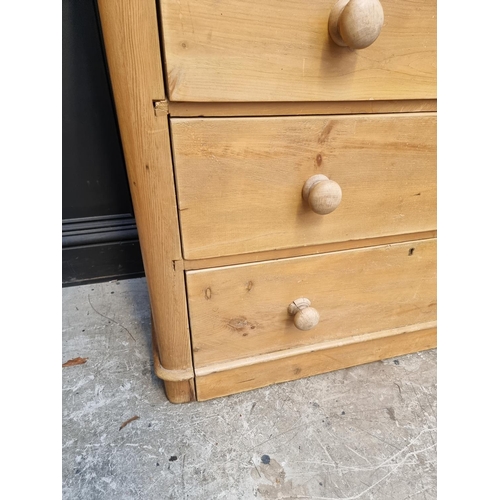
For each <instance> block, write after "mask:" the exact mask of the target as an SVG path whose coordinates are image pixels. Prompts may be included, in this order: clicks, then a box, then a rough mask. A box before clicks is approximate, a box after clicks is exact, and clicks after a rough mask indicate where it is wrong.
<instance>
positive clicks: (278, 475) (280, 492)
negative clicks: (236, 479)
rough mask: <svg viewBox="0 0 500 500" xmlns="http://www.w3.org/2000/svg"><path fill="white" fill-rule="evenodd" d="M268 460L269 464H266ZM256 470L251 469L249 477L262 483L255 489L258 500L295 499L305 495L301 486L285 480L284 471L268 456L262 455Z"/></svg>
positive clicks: (304, 489)
mask: <svg viewBox="0 0 500 500" xmlns="http://www.w3.org/2000/svg"><path fill="white" fill-rule="evenodd" d="M268 459H269V462H268ZM261 462H262V463H260V464H259V465H258V469H257V468H255V469H252V471H251V475H252V478H253V479H254V480H255V481H262V479H263V478H265V479H266V480H267V481H266V482H265V483H262V482H261V483H260V484H259V486H258V488H257V493H258V494H259V496H260V498H265V499H266V500H274V499H278V498H295V497H297V496H298V497H300V496H305V495H307V491H306V488H305V487H304V486H303V485H295V486H294V485H293V482H292V480H288V481H287V480H286V473H285V469H283V467H282V466H281V465H280V464H279V463H278V462H277V461H276V460H274V459H273V458H270V457H269V455H263V456H262V457H261Z"/></svg>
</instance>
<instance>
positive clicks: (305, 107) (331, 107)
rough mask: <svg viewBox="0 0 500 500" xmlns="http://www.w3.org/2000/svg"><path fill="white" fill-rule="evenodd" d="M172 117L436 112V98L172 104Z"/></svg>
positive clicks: (169, 106) (170, 104) (169, 104)
mask: <svg viewBox="0 0 500 500" xmlns="http://www.w3.org/2000/svg"><path fill="white" fill-rule="evenodd" d="M168 110H169V113H170V116H172V117H204V116H207V117H210V116H300V115H349V114H360V113H419V112H421V111H437V101H436V99H411V100H399V101H319V102H318V101H309V102H172V101H170V102H169V103H168Z"/></svg>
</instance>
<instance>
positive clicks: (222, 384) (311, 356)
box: [196, 325, 437, 401]
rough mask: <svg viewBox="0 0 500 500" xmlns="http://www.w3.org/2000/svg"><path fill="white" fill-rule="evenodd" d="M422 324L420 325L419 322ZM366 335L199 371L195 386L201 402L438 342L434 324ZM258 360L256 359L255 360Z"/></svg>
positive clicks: (414, 349) (422, 349) (429, 347)
mask: <svg viewBox="0 0 500 500" xmlns="http://www.w3.org/2000/svg"><path fill="white" fill-rule="evenodd" d="M417 326H419V325H417ZM402 330H403V331H401V330H398V331H395V332H392V333H393V335H391V332H381V333H382V334H386V335H382V336H379V337H378V338H377V336H370V335H365V338H359V339H356V340H357V341H356V342H353V343H350V342H347V343H345V344H344V345H342V344H340V345H338V346H334V347H329V348H324V349H319V350H314V348H312V349H311V351H310V352H302V353H300V354H294V355H292V356H283V357H276V358H270V359H268V360H264V359H261V360H260V362H253V363H251V364H241V365H240V366H232V367H229V366H228V367H227V370H221V371H216V372H208V371H207V370H204V369H201V370H200V372H198V370H196V388H197V395H198V400H199V401H205V400H207V399H212V398H217V397H221V396H227V395H229V394H235V393H239V392H244V391H248V390H251V389H256V388H258V387H265V386H267V385H271V384H276V383H279V382H286V381H289V380H297V379H299V378H304V377H309V376H311V375H318V374H320V373H326V372H330V371H334V370H340V369H343V368H349V367H351V366H356V365H361V364H364V363H371V362H373V361H378V360H382V359H387V358H392V357H394V356H401V355H403V354H410V353H412V352H417V351H424V350H427V349H433V348H435V347H436V345H437V330H436V328H435V327H432V328H426V329H423V330H416V331H415V330H414V329H413V328H412V327H409V328H408V332H405V331H404V329H402ZM252 361H256V360H252Z"/></svg>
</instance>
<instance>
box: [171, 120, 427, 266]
mask: <svg viewBox="0 0 500 500" xmlns="http://www.w3.org/2000/svg"><path fill="white" fill-rule="evenodd" d="M172 143H173V153H174V164H175V171H176V181H177V190H178V205H179V211H180V222H181V229H182V241H183V252H184V258H185V259H187V260H192V259H202V258H210V257H219V256H229V255H238V254H246V253H252V252H258V251H266V250H274V249H284V248H296V247H303V246H309V245H318V244H324V243H333V242H340V241H348V240H359V239H365V238H376V237H381V236H389V235H397V234H408V233H416V232H421V231H432V230H435V229H436V114H435V113H408V114H406V113H401V114H387V115H350V116H314V117H310V116H305V117H273V118H269V117H266V118H262V117H259V118H206V119H200V118H183V119H172ZM316 174H323V175H325V176H326V177H328V178H329V179H331V180H333V181H335V182H336V183H337V184H338V185H339V186H340V188H341V190H342V200H341V202H340V205H339V206H338V208H337V209H336V210H335V211H333V212H332V213H329V214H327V215H318V214H317V213H315V212H313V211H312V209H311V208H310V206H309V204H308V203H307V202H306V201H304V200H303V197H302V188H303V185H304V183H305V182H306V180H307V179H308V178H310V177H311V176H313V175H316Z"/></svg>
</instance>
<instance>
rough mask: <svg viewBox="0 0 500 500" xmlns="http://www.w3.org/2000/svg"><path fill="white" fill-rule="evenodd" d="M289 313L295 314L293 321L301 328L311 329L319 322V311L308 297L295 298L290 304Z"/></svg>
mask: <svg viewBox="0 0 500 500" xmlns="http://www.w3.org/2000/svg"><path fill="white" fill-rule="evenodd" d="M288 314H290V316H293V323H294V325H295V326H296V327H297V328H298V329H299V330H304V331H305V330H311V329H312V328H314V327H315V326H316V325H317V324H318V323H319V312H318V311H316V309H314V307H311V301H310V300H309V299H306V298H300V299H297V300H294V301H293V302H292V303H291V304H290V305H289V306H288Z"/></svg>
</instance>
